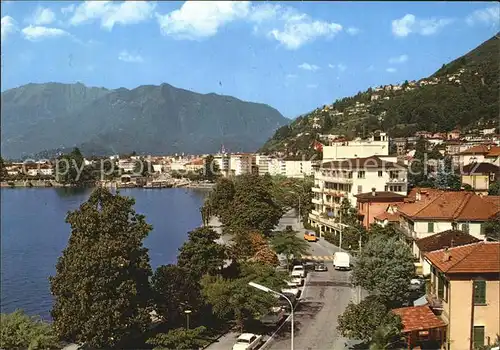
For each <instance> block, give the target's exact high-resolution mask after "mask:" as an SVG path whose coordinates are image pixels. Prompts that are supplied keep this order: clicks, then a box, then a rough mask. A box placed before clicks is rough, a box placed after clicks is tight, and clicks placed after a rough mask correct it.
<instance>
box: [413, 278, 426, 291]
mask: <svg viewBox="0 0 500 350" xmlns="http://www.w3.org/2000/svg"><path fill="white" fill-rule="evenodd" d="M424 287H425V281H424V280H422V279H420V278H412V279H411V280H410V290H420V289H423V288H424Z"/></svg>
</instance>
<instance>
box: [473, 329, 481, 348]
mask: <svg viewBox="0 0 500 350" xmlns="http://www.w3.org/2000/svg"><path fill="white" fill-rule="evenodd" d="M473 337H474V347H475V348H476V349H477V348H479V347H481V346H484V326H474V334H473Z"/></svg>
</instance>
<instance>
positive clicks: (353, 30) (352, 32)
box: [346, 27, 360, 35]
mask: <svg viewBox="0 0 500 350" xmlns="http://www.w3.org/2000/svg"><path fill="white" fill-rule="evenodd" d="M346 32H347V34H350V35H356V34H359V32H360V29H359V28H356V27H349V28H347V29H346Z"/></svg>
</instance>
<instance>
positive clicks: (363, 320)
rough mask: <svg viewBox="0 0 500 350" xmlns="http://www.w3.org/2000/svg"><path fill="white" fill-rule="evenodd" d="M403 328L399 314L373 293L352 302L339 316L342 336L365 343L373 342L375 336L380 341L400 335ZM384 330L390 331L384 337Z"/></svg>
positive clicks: (339, 328)
mask: <svg viewBox="0 0 500 350" xmlns="http://www.w3.org/2000/svg"><path fill="white" fill-rule="evenodd" d="M382 327H383V328H382ZM402 328H403V327H402V324H401V319H400V318H399V316H396V315H395V314H393V313H392V312H391V311H390V310H389V309H388V308H387V306H386V305H385V304H384V302H383V301H382V300H380V298H378V297H376V296H372V295H370V296H368V297H367V298H365V299H363V300H362V301H361V302H360V303H359V304H354V303H353V302H350V303H349V304H348V305H347V307H346V309H345V310H344V313H343V314H342V315H340V316H339V317H338V326H337V329H338V330H339V332H340V333H341V334H342V336H344V337H346V338H349V339H357V340H361V341H363V342H365V343H369V342H372V340H375V339H374V338H378V339H376V340H377V341H378V342H382V341H383V340H387V339H388V338H392V337H394V336H396V335H398V334H399V333H400V331H401V329H402ZM383 330H390V332H389V334H385V337H383V336H382V335H383V334H381V333H380V332H381V331H383ZM380 338H383V339H380Z"/></svg>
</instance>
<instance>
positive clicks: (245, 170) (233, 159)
mask: <svg viewBox="0 0 500 350" xmlns="http://www.w3.org/2000/svg"><path fill="white" fill-rule="evenodd" d="M254 162H255V161H254V155H253V154H251V153H233V154H231V155H230V158H229V175H232V176H238V175H244V174H251V173H252V165H253V164H254Z"/></svg>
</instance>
